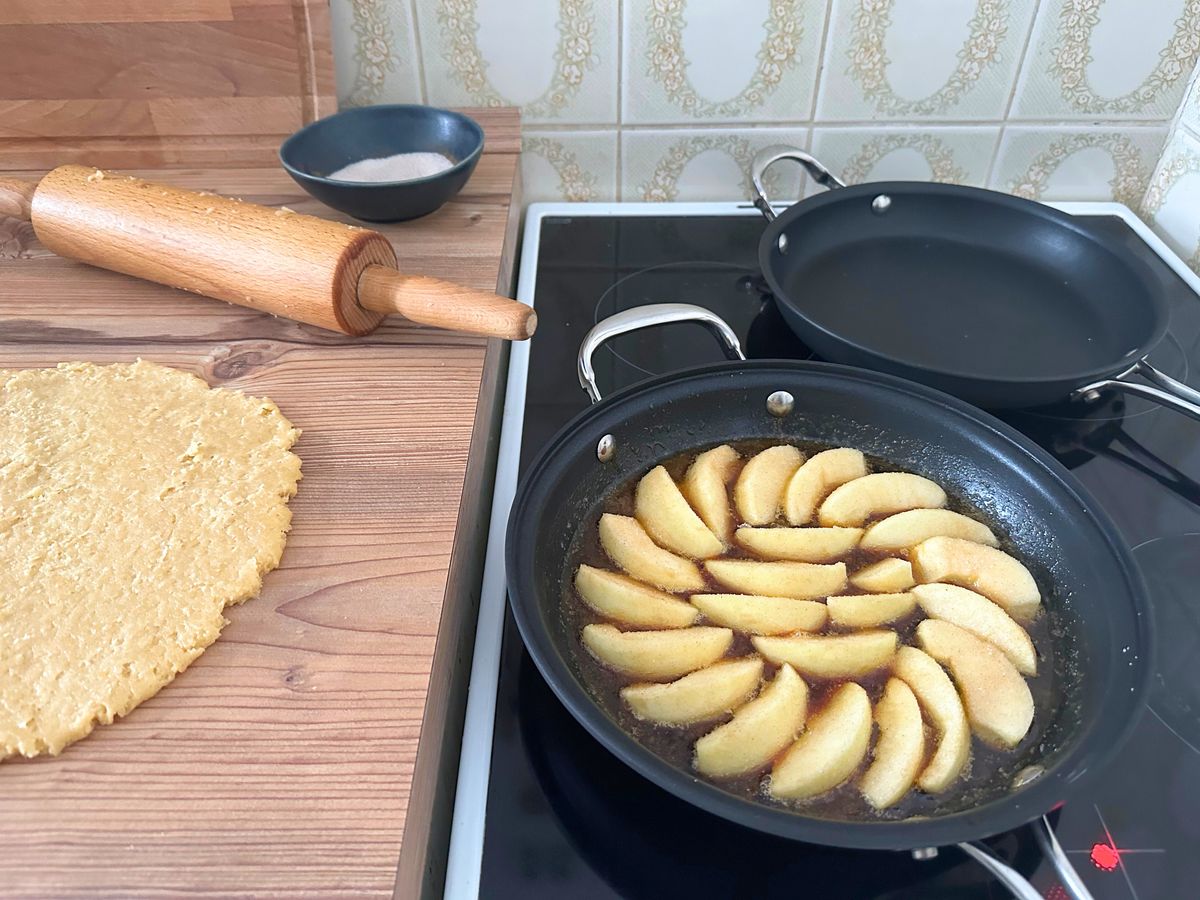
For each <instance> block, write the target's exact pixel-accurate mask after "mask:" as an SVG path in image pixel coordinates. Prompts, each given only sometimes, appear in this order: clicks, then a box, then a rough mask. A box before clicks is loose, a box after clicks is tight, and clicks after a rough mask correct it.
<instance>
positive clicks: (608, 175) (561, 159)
mask: <svg viewBox="0 0 1200 900" xmlns="http://www.w3.org/2000/svg"><path fill="white" fill-rule="evenodd" d="M521 183H522V188H523V191H522V193H523V200H524V202H526V203H534V202H537V201H540V200H571V201H574V202H579V201H602V200H616V199H617V132H616V131H541V132H539V131H532V130H529V129H526V130H525V132H524V134H523V135H522V140H521Z"/></svg>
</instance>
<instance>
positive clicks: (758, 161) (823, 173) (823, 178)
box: [750, 144, 846, 222]
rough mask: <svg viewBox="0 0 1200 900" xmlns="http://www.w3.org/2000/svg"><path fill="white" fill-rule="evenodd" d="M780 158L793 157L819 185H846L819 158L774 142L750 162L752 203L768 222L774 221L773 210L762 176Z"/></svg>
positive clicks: (834, 186) (830, 186)
mask: <svg viewBox="0 0 1200 900" xmlns="http://www.w3.org/2000/svg"><path fill="white" fill-rule="evenodd" d="M781 159H794V160H795V161H796V162H798V163H800V165H802V166H804V168H805V169H807V170H808V174H809V175H810V176H812V180H813V181H815V182H816V183H817V184H819V185H821V187H826V188H829V189H830V190H833V189H834V188H840V187H845V186H846V183H845V182H844V181H842V180H841V179H840V178H838V177H837V176H836V175H834V174H833V173H832V172H830V171H829V170H828V169H827V168H825V167H824V166H823V165H821V163H820V161H819V160H817V159H816V158H815V157H813V156H810V155H809V154H807V153H805V152H804V151H803V150H798V149H796V148H795V147H788V146H786V145H784V144H774V145H772V146H770V147H764V148H763V149H761V150H759V151H758V152H757V153H756V154H754V161H753V162H751V163H750V184H751V185H752V186H753V187H754V205H755V206H757V207H758V210H759V212H761V213H762V214H763V215H764V216H766V217H767V221H768V222H774V221H775V210H773V209H771V201H770V200H768V199H767V189H766V187H765V186H764V185H763V176H764V175H766V172H767V169H769V168H771V166H772V165H774V164H775V163H777V162H779V160H781Z"/></svg>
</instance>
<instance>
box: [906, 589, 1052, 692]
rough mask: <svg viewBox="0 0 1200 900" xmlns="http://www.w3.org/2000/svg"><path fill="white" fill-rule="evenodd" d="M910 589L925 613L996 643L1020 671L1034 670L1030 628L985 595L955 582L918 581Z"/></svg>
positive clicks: (1035, 653)
mask: <svg viewBox="0 0 1200 900" xmlns="http://www.w3.org/2000/svg"><path fill="white" fill-rule="evenodd" d="M912 593H913V596H914V597H916V598H917V603H919V604H920V605H921V609H923V610H924V611H925V615H927V616H929V617H930V618H933V619H942V620H943V621H946V622H950V623H951V624H953V625H957V626H958V627H959V628H963V629H965V630H967V631H969V632H971V634H973V635H975V636H976V637H978V638H982V639H983V640H985V641H988V642H989V643H992V644H995V645H996V647H998V648H999V650H1000V652H1001V653H1003V654H1004V655H1005V656H1007V657H1008V659H1009V662H1011V663H1012V664H1013V665H1014V666H1016V667H1017V671H1018V672H1020V673H1021V674H1022V675H1029V676H1033V675H1036V674H1037V650H1036V649H1034V646H1033V641H1032V640H1031V639H1030V637H1029V632H1028V631H1026V630H1025V629H1024V628H1022V627H1021V626H1020V625H1018V624H1017V622H1016V620H1015V619H1013V617H1012V616H1010V615H1009V614H1008V613H1006V612H1005V611H1004V610H1003V609H1001V608H1000V607H999V606H997V605H996V604H995V603H993V602H992V601H991V600H989V599H988V598H987V597H985V596H983V595H982V594H977V593H975V592H974V591H970V590H967V589H966V588H964V587H958V585H954V584H919V585H917V586H916V587H914V588H913V589H912Z"/></svg>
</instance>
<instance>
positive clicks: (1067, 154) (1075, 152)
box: [989, 126, 1167, 210]
mask: <svg viewBox="0 0 1200 900" xmlns="http://www.w3.org/2000/svg"><path fill="white" fill-rule="evenodd" d="M1166 137H1167V129H1166V127H1165V126H1164V127H1156V128H1123V129H1120V130H1117V131H1114V130H1113V129H1100V130H1097V129H1092V128H1062V127H1058V128H1031V127H1017V126H1010V127H1008V128H1006V129H1005V131H1004V137H1003V139H1002V140H1001V142H1000V152H999V154H998V155H997V157H996V164H995V166H994V167H993V169H992V178H991V182H990V184H989V186H990V187H993V188H995V189H996V190H1000V191H1007V192H1009V193H1011V194H1016V195H1017V196H1019V197H1028V198H1029V199H1031V200H1116V201H1117V202H1118V203H1124V204H1125V205H1126V206H1128V207H1130V208H1131V209H1134V210H1136V209H1137V208H1138V207H1139V206H1140V205H1141V200H1142V195H1143V194H1144V193H1145V191H1146V185H1147V183H1148V182H1149V180H1150V173H1151V172H1152V171H1153V170H1154V164H1155V162H1156V161H1157V160H1158V154H1159V151H1161V150H1162V147H1163V143H1164V141H1165V140H1166Z"/></svg>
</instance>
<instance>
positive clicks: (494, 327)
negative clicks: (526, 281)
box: [358, 265, 537, 341]
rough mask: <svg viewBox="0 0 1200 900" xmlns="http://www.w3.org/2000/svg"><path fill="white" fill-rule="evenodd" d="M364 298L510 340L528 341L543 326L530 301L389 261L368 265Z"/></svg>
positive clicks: (380, 307)
mask: <svg viewBox="0 0 1200 900" xmlns="http://www.w3.org/2000/svg"><path fill="white" fill-rule="evenodd" d="M358 302H359V305H361V306H362V307H363V308H364V309H369V310H372V311H374V312H380V313H399V314H400V315H402V316H404V317H405V318H406V319H411V320H412V321H414V322H420V323H421V324H422V325H433V326H435V327H437V328H449V329H451V330H452V331H465V332H467V333H468V334H481V335H485V336H487V337H498V338H506V339H508V340H510V341H523V340H525V339H526V338H529V337H531V336H532V335H533V332H534V329H535V328H537V313H535V312H534V311H533V309H532V308H531V307H528V306H526V305H525V304H524V303H518V302H517V301H516V300H509V299H508V298H506V297H501V296H499V295H498V294H489V293H487V292H486V291H477V290H473V289H472V288H467V287H462V286H461V285H457V284H454V283H452V282H449V281H442V280H441V279H439V278H429V277H426V276H423V275H405V274H403V273H401V272H397V271H396V270H395V269H390V268H388V267H387V266H380V265H371V266H367V267H366V268H365V269H364V270H363V273H362V275H360V276H359V278H358Z"/></svg>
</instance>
